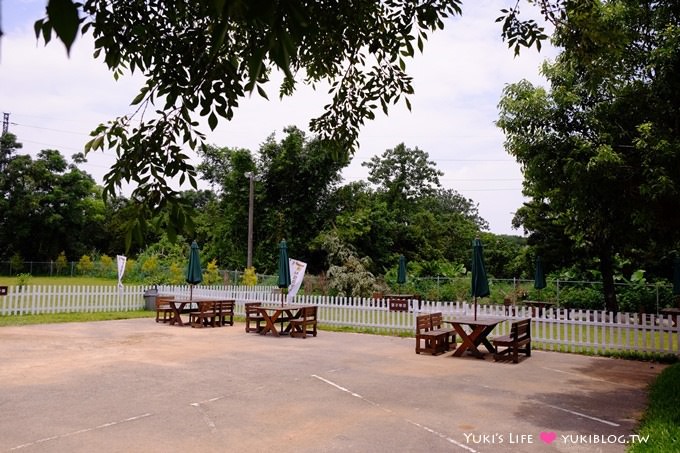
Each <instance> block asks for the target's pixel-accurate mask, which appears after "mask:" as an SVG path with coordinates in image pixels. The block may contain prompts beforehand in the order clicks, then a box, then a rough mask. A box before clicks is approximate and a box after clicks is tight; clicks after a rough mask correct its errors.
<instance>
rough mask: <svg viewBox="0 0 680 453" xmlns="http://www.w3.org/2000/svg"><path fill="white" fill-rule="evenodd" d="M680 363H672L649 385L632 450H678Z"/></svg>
mask: <svg viewBox="0 0 680 453" xmlns="http://www.w3.org/2000/svg"><path fill="white" fill-rule="evenodd" d="M679 407H680V364H675V365H672V366H669V367H668V368H666V369H665V370H663V372H661V374H660V375H659V376H658V377H657V378H656V380H655V381H654V383H653V384H652V385H651V387H650V392H649V406H648V407H647V410H646V411H645V413H644V415H643V417H642V424H641V425H640V428H639V429H638V432H637V434H638V435H639V436H640V437H641V438H642V439H643V440H642V441H639V442H635V443H633V444H631V446H630V448H628V452H629V453H647V452H649V453H656V452H662V451H663V452H667V451H668V452H671V451H678V446H679V445H680V410H678V408H679Z"/></svg>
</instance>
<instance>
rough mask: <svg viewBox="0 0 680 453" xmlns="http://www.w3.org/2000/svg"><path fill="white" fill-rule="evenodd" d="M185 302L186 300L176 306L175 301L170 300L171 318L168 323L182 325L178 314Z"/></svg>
mask: <svg viewBox="0 0 680 453" xmlns="http://www.w3.org/2000/svg"><path fill="white" fill-rule="evenodd" d="M186 304H187V302H180V303H179V306H177V303H173V302H172V301H170V306H171V307H172V313H173V316H172V319H171V320H170V325H171V326H174V325H175V324H177V325H180V326H183V325H184V322H182V317H181V316H180V313H181V312H182V310H183V309H184V306H185V305H186Z"/></svg>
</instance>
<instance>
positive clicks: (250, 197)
mask: <svg viewBox="0 0 680 453" xmlns="http://www.w3.org/2000/svg"><path fill="white" fill-rule="evenodd" d="M245 177H246V178H248V179H249V180H250V192H249V195H248V257H247V259H246V268H251V267H253V210H254V207H255V181H257V180H259V178H258V177H257V176H255V173H253V172H252V171H248V172H246V173H245Z"/></svg>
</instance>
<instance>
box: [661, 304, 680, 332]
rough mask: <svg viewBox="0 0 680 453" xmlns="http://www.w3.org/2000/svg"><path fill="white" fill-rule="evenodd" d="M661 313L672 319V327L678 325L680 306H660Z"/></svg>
mask: <svg viewBox="0 0 680 453" xmlns="http://www.w3.org/2000/svg"><path fill="white" fill-rule="evenodd" d="M661 314H662V315H666V316H670V317H671V319H672V320H673V327H677V326H678V315H680V308H662V309H661Z"/></svg>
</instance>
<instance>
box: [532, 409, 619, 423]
mask: <svg viewBox="0 0 680 453" xmlns="http://www.w3.org/2000/svg"><path fill="white" fill-rule="evenodd" d="M543 404H544V405H546V406H548V407H552V408H553V409H557V410H560V411H564V412H568V413H570V414H573V415H578V416H579V417H584V418H587V419H589V420H594V421H596V422H600V423H604V424H605V425H609V426H621V425H619V424H618V423H614V422H610V421H607V420H603V419H601V418H597V417H591V416H590V415H586V414H582V413H580V412H576V411H570V410H569V409H564V408H563V407H558V406H553V405H552V404H547V403H543Z"/></svg>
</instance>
